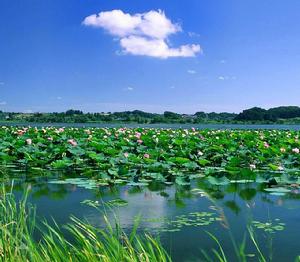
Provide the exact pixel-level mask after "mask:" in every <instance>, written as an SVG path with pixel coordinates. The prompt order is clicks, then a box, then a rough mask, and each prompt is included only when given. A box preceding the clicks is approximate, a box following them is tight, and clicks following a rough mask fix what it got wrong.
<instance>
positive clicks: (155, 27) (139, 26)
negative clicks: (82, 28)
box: [83, 10, 201, 58]
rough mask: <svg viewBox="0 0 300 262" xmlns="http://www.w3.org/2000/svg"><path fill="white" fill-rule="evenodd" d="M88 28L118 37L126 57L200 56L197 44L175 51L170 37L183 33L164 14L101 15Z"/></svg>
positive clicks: (88, 19)
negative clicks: (100, 29)
mask: <svg viewBox="0 0 300 262" xmlns="http://www.w3.org/2000/svg"><path fill="white" fill-rule="evenodd" d="M83 24H84V25H86V26H92V27H97V28H103V29H104V30H106V31H107V32H108V33H109V34H111V35H112V36H114V37H118V40H119V41H120V45H121V47H122V51H123V53H125V54H132V55H144V56H151V57H158V58H168V57H193V56H195V55H196V54H197V53H199V52H201V48H200V46H199V45H197V44H191V45H182V46H179V47H176V48H173V47H171V46H170V45H169V41H168V37H169V36H170V35H172V34H175V33H177V32H180V31H182V29H181V26H180V25H179V24H176V23H172V21H170V20H169V19H168V18H167V17H166V15H165V13H164V12H163V11H161V10H158V11H153V10H151V11H149V12H146V13H142V14H139V13H138V14H133V15H131V14H127V13H124V12H123V11H122V10H112V11H105V12H100V13H99V14H98V15H97V14H93V15H90V16H88V17H86V18H85V19H84V21H83Z"/></svg>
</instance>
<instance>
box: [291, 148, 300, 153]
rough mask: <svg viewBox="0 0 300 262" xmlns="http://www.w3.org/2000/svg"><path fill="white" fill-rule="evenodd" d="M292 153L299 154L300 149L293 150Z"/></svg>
mask: <svg viewBox="0 0 300 262" xmlns="http://www.w3.org/2000/svg"><path fill="white" fill-rule="evenodd" d="M292 151H293V153H296V154H299V152H300V149H299V148H293V149H292Z"/></svg>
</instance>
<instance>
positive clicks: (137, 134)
mask: <svg viewBox="0 0 300 262" xmlns="http://www.w3.org/2000/svg"><path fill="white" fill-rule="evenodd" d="M141 135H142V134H141V133H139V132H136V133H135V135H134V136H135V137H136V138H137V139H140V138H141Z"/></svg>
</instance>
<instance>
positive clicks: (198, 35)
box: [188, 32, 201, 37]
mask: <svg viewBox="0 0 300 262" xmlns="http://www.w3.org/2000/svg"><path fill="white" fill-rule="evenodd" d="M188 35H189V37H200V36H201V35H200V34H198V33H195V32H188Z"/></svg>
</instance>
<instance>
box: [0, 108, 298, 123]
mask: <svg viewBox="0 0 300 262" xmlns="http://www.w3.org/2000/svg"><path fill="white" fill-rule="evenodd" d="M0 121H11V122H37V123H101V122H103V123H109V122H110V123H120V122H121V123H122V122H124V123H141V124H153V123H181V124H184V123H195V124H199V123H228V124H229V123H275V122H277V123H300V107H297V106H281V107H276V108H270V109H268V110H266V109H263V108H259V107H253V108H250V109H247V110H244V111H243V112H241V113H240V114H235V113H226V112H222V113H215V112H211V113H205V112H196V113H195V114H178V113H175V112H170V111H166V112H164V113H163V114H157V113H148V112H144V111H141V110H134V111H124V112H114V113H111V112H107V113H105V112H101V113H84V112H82V111H81V110H74V109H70V110H67V111H66V112H59V113H58V112H53V113H16V112H3V111H0Z"/></svg>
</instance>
